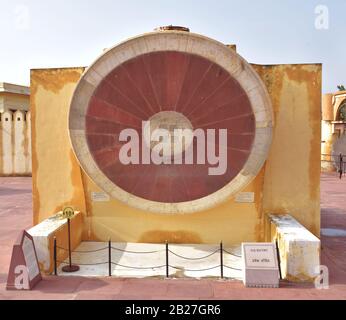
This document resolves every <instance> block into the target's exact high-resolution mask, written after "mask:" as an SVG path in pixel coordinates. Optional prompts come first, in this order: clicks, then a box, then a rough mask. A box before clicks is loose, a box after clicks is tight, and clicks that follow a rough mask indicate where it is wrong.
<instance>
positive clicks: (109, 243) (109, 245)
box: [108, 239, 112, 277]
mask: <svg viewBox="0 0 346 320" xmlns="http://www.w3.org/2000/svg"><path fill="white" fill-rule="evenodd" d="M108 275H109V276H110V277H111V276H112V241H111V239H109V241H108Z"/></svg>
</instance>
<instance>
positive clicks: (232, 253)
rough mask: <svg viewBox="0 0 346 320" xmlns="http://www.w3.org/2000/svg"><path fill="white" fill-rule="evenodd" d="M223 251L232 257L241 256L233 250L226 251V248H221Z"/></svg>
mask: <svg viewBox="0 0 346 320" xmlns="http://www.w3.org/2000/svg"><path fill="white" fill-rule="evenodd" d="M223 252H225V253H227V254H229V255H231V256H234V257H237V258H241V255H239V254H236V253H234V252H230V251H227V250H226V249H223Z"/></svg>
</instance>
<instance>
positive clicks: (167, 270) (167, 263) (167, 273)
mask: <svg viewBox="0 0 346 320" xmlns="http://www.w3.org/2000/svg"><path fill="white" fill-rule="evenodd" d="M168 253H169V252H168V241H166V278H169V261H168Z"/></svg>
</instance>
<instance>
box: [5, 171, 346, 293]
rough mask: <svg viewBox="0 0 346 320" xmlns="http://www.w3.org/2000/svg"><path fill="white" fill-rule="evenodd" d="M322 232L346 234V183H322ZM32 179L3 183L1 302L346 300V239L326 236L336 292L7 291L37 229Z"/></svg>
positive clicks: (187, 283)
mask: <svg viewBox="0 0 346 320" xmlns="http://www.w3.org/2000/svg"><path fill="white" fill-rule="evenodd" d="M321 195H322V199H321V207H322V227H323V228H332V229H334V228H335V229H346V196H345V195H346V178H344V179H342V180H339V179H337V177H336V175H335V174H333V175H332V174H323V175H322V177H321ZM31 203H32V202H31V179H30V178H0V299H35V300H38V299H62V300H69V299H125V300H127V299H130V300H136V299H168V300H174V299H192V300H197V299H222V300H224V299H346V253H345V248H346V237H325V236H323V235H322V264H324V265H327V266H328V268H329V272H330V288H329V289H328V290H317V289H315V288H314V287H313V286H312V285H310V284H289V283H285V282H282V286H281V288H280V289H256V288H251V289H248V288H244V286H243V284H242V283H241V282H239V281H221V280H190V279H178V280H175V279H169V280H163V279H162V280H159V279H117V278H81V277H68V278H66V277H53V276H51V277H45V278H44V280H43V281H42V282H41V283H39V284H38V285H37V286H36V288H35V290H33V291H31V292H10V291H6V290H5V285H6V278H7V272H8V267H9V262H10V256H11V251H12V244H13V242H14V240H15V239H16V237H17V234H18V232H19V231H20V230H21V229H25V228H29V227H30V226H31V225H32V221H31V216H32V213H31V211H32V204H31Z"/></svg>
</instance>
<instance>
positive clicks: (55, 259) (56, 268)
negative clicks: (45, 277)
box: [54, 237, 58, 276]
mask: <svg viewBox="0 0 346 320" xmlns="http://www.w3.org/2000/svg"><path fill="white" fill-rule="evenodd" d="M57 260H58V257H57V251H56V237H54V275H55V276H57V275H58V266H57Z"/></svg>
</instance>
